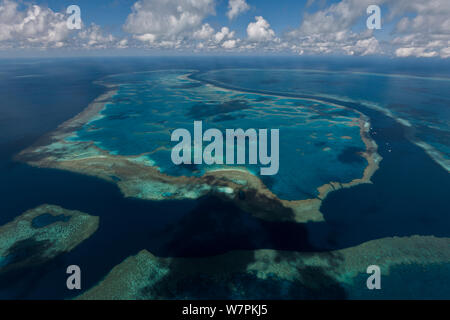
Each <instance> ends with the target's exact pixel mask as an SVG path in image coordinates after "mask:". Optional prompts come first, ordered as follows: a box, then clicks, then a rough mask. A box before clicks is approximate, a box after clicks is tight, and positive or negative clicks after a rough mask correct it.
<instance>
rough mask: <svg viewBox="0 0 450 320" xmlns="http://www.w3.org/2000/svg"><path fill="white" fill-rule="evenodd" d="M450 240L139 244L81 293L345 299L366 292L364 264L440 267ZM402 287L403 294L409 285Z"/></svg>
mask: <svg viewBox="0 0 450 320" xmlns="http://www.w3.org/2000/svg"><path fill="white" fill-rule="evenodd" d="M449 245H450V238H436V237H433V236H412V237H407V238H398V237H394V238H384V239H379V240H372V241H369V242H366V243H363V244H361V245H358V246H356V247H352V248H347V249H342V250H337V251H331V252H318V253H302V252H286V251H275V250H257V251H234V252H230V253H227V254H224V255H220V256H215V257H208V258H158V257H156V256H154V255H153V254H151V253H150V252H148V251H147V250H142V251H141V252H139V253H138V254H137V255H135V256H131V257H129V258H127V259H126V260H124V261H123V262H122V263H121V264H119V265H117V266H116V267H114V268H113V269H112V270H111V271H110V273H109V274H108V275H107V276H106V277H105V279H103V280H102V281H101V282H100V283H99V284H98V285H97V286H95V287H93V288H91V289H90V290H88V291H87V292H85V293H84V294H82V295H81V296H80V297H78V298H79V299H201V298H209V299H211V298H214V299H229V298H232V299H239V298H241V299H267V298H269V299H270V298H272V299H283V298H289V299H293V298H306V299H315V298H318V299H323V298H325V299H326V298H334V299H335V298H348V297H351V296H352V295H353V296H354V295H355V294H357V292H358V291H364V290H365V291H368V290H367V288H366V283H365V281H366V279H367V277H368V276H369V275H367V274H366V268H367V267H368V266H369V265H378V266H380V269H381V274H382V278H384V277H388V276H389V275H390V274H391V273H392V270H393V269H395V268H397V267H401V266H404V267H405V266H406V267H408V266H421V267H426V266H432V265H433V266H440V265H443V264H448V263H449V262H450V253H449V251H448V250H447V248H448V247H449ZM396 272H397V271H396ZM361 276H362V280H361V278H360V277H361ZM247 281H252V286H248V285H246V282H247ZM406 281H407V280H406ZM386 289H387V288H385V290H386ZM384 293H386V291H384ZM402 294H403V297H406V296H407V292H406V291H405V292H403V293H400V295H402ZM419 295H420V294H419Z"/></svg>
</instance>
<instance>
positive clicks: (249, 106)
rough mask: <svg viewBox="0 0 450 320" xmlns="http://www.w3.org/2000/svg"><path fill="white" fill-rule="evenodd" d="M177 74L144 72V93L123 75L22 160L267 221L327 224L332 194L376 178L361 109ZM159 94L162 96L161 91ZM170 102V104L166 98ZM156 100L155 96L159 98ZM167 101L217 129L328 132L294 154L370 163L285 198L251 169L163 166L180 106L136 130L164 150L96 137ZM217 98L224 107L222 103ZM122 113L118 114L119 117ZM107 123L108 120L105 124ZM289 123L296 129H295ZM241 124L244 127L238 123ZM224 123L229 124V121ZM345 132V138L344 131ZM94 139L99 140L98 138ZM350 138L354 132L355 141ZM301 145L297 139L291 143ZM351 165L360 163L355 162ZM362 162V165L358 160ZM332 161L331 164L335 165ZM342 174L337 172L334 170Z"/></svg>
mask: <svg viewBox="0 0 450 320" xmlns="http://www.w3.org/2000/svg"><path fill="white" fill-rule="evenodd" d="M172 73H174V74H171V73H170V72H169V73H167V72H164V73H162V74H158V73H157V72H150V73H140V74H138V75H137V76H136V77H138V78H139V77H142V78H144V79H141V80H142V81H143V83H144V86H143V87H142V88H143V89H142V88H141V87H138V88H137V89H136V88H135V87H136V86H137V84H135V82H132V81H131V83H132V85H129V84H128V85H127V81H130V79H129V77H130V76H128V77H125V79H120V78H119V79H117V81H116V83H115V81H112V80H111V79H109V82H108V83H105V85H106V86H107V87H109V89H110V90H109V91H108V92H107V93H106V94H104V95H102V96H101V97H99V98H98V99H96V100H95V101H94V102H93V103H92V104H90V105H89V106H88V108H86V109H85V110H84V111H83V112H81V113H80V114H79V115H77V116H76V117H75V118H73V119H71V120H69V121H67V122H65V123H63V124H62V125H61V126H59V128H58V129H57V130H56V131H54V132H52V133H50V134H49V135H47V136H46V137H44V138H42V139H41V140H40V141H39V142H38V143H36V144H35V145H33V146H31V147H30V148H28V149H26V150H24V151H22V152H21V153H20V154H19V155H18V156H17V157H16V158H17V159H18V160H21V161H24V162H26V163H28V164H30V165H33V166H37V167H47V168H57V169H63V170H70V171H73V172H77V173H82V174H88V175H93V176H96V177H99V178H102V179H105V180H108V181H110V182H113V183H116V184H117V185H118V186H119V188H120V190H121V191H122V193H123V194H124V195H125V196H128V197H136V198H140V199H147V200H165V199H186V198H188V199H196V198H199V197H201V196H204V195H206V194H209V193H214V194H216V195H218V196H219V197H224V198H227V199H233V200H234V201H235V202H236V203H237V204H238V205H239V206H240V207H241V208H242V209H244V210H246V211H248V212H250V213H251V214H253V215H255V216H257V217H260V218H264V219H268V220H281V221H283V220H285V221H287V220H289V221H297V222H307V221H321V220H323V216H322V214H321V212H320V210H319V209H320V206H321V203H322V200H323V199H324V198H325V197H326V196H327V194H328V193H329V192H330V191H333V190H337V189H340V188H347V187H351V186H354V185H356V184H360V183H370V179H371V177H372V175H373V173H374V172H375V171H376V170H377V169H378V165H379V162H380V161H381V157H380V156H379V155H378V153H377V145H376V143H375V141H374V140H372V139H371V138H370V136H369V129H370V122H369V119H368V118H367V117H366V116H365V115H363V114H361V113H360V112H357V111H355V110H351V109H348V108H346V107H343V106H339V105H334V104H330V103H327V104H325V103H322V102H321V101H319V100H314V99H296V98H286V97H283V96H275V95H266V94H254V93H253V94H248V93H243V92H239V91H238V90H229V89H223V88H219V87H215V86H212V85H210V84H207V85H204V84H202V83H201V82H198V81H196V80H193V79H190V78H189V77H188V76H189V74H190V73H188V72H187V71H184V72H181V71H178V72H175V71H173V72H172ZM148 75H150V76H151V77H153V78H151V80H152V81H150V80H148V79H146V78H145V77H149V76H148ZM155 75H156V76H155ZM158 77H159V78H158ZM139 79H140V78H139ZM119 80H121V81H119ZM158 81H160V82H161V85H160V86H159V87H158V86H157V84H158ZM148 83H151V85H150V89H148V88H147V87H148V86H149V84H148ZM153 83H156V84H153ZM144 89H146V90H150V91H151V90H153V91H151V92H150V93H151V94H149V93H147V96H144V98H141V97H137V93H136V92H137V91H139V90H144ZM160 91H161V92H162V93H159V92H160ZM119 92H120V94H119ZM149 96H150V97H149ZM164 97H166V99H163V98H164ZM167 97H169V98H167ZM131 99H136V100H135V101H134V100H131ZM145 99H147V100H145ZM149 99H150V100H149ZM151 99H154V101H153V100H151ZM170 99H172V100H173V101H172V100H170ZM167 100H169V102H167ZM205 100H209V101H210V102H209V104H208V105H203V104H199V103H203V101H205ZM211 100H212V101H213V102H211ZM161 101H165V103H167V107H170V108H175V107H176V106H177V105H178V104H180V105H181V107H180V108H181V110H183V109H182V108H186V105H183V103H186V101H188V102H191V104H190V105H189V106H190V107H191V109H190V111H189V112H190V113H194V115H193V117H200V116H202V117H205V116H207V117H209V118H208V119H209V120H210V121H211V122H213V123H214V124H217V123H219V122H220V121H223V119H224V118H226V119H227V121H231V120H228V119H231V118H239V117H241V118H245V121H250V123H256V124H261V122H257V121H260V118H261V117H266V116H270V118H269V121H279V122H280V125H285V123H288V127H286V128H287V130H288V131H289V130H290V131H289V132H290V135H291V136H292V137H290V138H294V137H296V135H297V131H293V130H294V129H295V130H298V129H297V128H303V127H308V126H313V128H314V130H316V131H317V130H319V132H321V133H322V135H323V137H321V138H322V139H326V140H327V142H321V141H318V139H317V138H318V137H317V133H316V132H315V131H314V130H312V129H311V131H307V133H306V134H307V135H306V137H305V136H304V137H305V139H306V140H308V141H306V142H305V144H304V145H303V146H302V147H304V149H303V150H302V148H297V150H296V151H295V152H296V155H297V154H298V155H299V157H301V156H302V155H303V156H304V155H305V152H307V151H305V150H309V149H308V148H311V146H314V147H313V148H315V149H314V150H319V151H320V152H319V154H320V153H322V154H324V155H325V156H324V155H320V157H321V158H320V159H328V160H327V161H331V160H329V159H330V157H327V156H326V154H330V149H331V148H330V146H331V147H334V146H339V148H342V149H345V148H348V149H350V150H352V149H355V150H356V151H353V152H352V153H353V155H351V156H350V157H355V155H356V156H357V157H360V159H363V161H365V162H366V166H365V169H363V170H362V171H363V172H362V176H361V177H355V172H352V173H351V174H350V173H348V174H347V176H353V178H350V180H349V181H342V179H338V180H336V181H333V180H331V181H330V180H327V181H329V182H327V183H325V184H322V185H318V186H317V187H316V189H315V190H311V191H307V192H306V194H308V195H309V197H308V198H307V199H299V200H296V199H289V200H287V199H283V197H281V196H279V195H277V192H274V191H273V189H272V188H270V187H268V185H267V182H266V181H264V180H261V179H260V178H259V177H258V176H256V175H254V174H253V173H252V172H251V170H249V168H246V167H217V168H213V169H204V170H200V171H199V170H197V172H200V173H197V174H187V173H186V172H184V171H183V172H182V173H181V174H173V173H172V171H171V170H172V169H171V168H169V169H167V170H165V169H163V168H162V164H161V163H159V162H156V161H154V160H153V158H152V157H153V156H155V157H157V156H159V157H160V158H162V157H161V153H164V152H165V153H164V159H165V158H168V159H170V154H169V153H170V150H168V148H167V143H169V142H170V129H172V128H171V127H170V126H169V125H167V123H168V121H170V119H172V118H175V117H176V116H177V114H178V113H180V110H178V109H176V110H174V111H167V112H166V111H165V110H164V111H160V110H159V109H153V110H152V114H151V116H152V117H155V118H156V119H157V120H158V121H155V120H153V121H155V122H154V123H151V124H148V123H146V124H145V125H147V126H148V128H149V129H147V130H149V131H147V132H136V133H134V136H133V137H134V138H135V137H138V136H141V135H145V134H154V135H156V136H157V138H156V139H157V140H158V139H159V141H158V143H159V145H157V144H156V145H152V146H148V145H149V144H150V143H146V142H145V143H142V142H141V144H142V145H143V146H144V147H143V148H141V149H139V150H140V152H139V153H138V154H135V155H133V154H132V155H130V153H129V152H126V151H123V152H119V151H117V150H110V148H111V147H110V148H108V147H107V145H108V144H110V145H112V144H118V145H119V146H118V147H117V146H116V147H117V148H120V147H121V146H120V141H121V140H120V138H118V137H116V136H115V134H116V135H119V134H120V133H118V132H113V133H108V134H106V133H105V134H104V135H106V136H108V139H109V141H106V142H105V141H97V140H95V139H99V138H98V135H97V136H95V134H97V133H98V132H99V133H100V134H101V133H102V131H104V130H106V129H110V128H109V127H108V126H116V125H117V124H116V123H117V121H123V120H124V119H129V118H139V119H141V118H142V119H143V120H141V121H144V120H147V121H148V119H144V116H143V115H142V112H144V111H142V110H136V109H132V110H131V111H130V110H129V109H127V108H130V106H132V107H135V106H141V105H145V106H146V107H148V106H149V104H151V103H155V104H157V105H158V106H159V104H161V103H163V102H161ZM216 101H221V102H220V103H218V102H216ZM169 103H171V104H169ZM192 104H193V105H192ZM174 106H175V107H174ZM109 108H116V109H114V110H115V112H116V113H115V114H108V113H107V111H108V110H109ZM208 108H209V109H208ZM117 110H119V111H120V113H117V112H118V111H117ZM205 110H208V111H205ZM212 111H214V113H212ZM239 112H241V113H239ZM161 113H165V114H164V117H163V118H158V116H159V114H161ZM205 113H206V115H205ZM209 113H211V114H209ZM261 115H262V116H261ZM188 116H189V113H188V114H185V115H182V117H184V118H189V117H188ZM218 116H220V117H221V118H220V119H221V120H220V121H219V120H217V118H218ZM211 117H213V118H211ZM277 119H278V120H277ZM280 119H281V120H280ZM299 119H300V120H299ZM197 120H199V119H197ZM102 121H107V122H106V124H104V123H102ZM108 121H109V122H108ZM113 121H116V122H113ZM177 121H182V120H177ZM188 121H189V122H190V121H191V119H190V118H189V119H188ZM252 121H253V122H252ZM265 121H267V120H265ZM296 121H297V122H296ZM291 122H292V123H294V124H290V123H291ZM119 123H120V122H119ZM161 123H163V125H161ZM101 124H102V125H103V126H101ZM164 124H166V125H167V127H166V125H164ZM182 124H184V123H182ZM237 124H238V125H239V122H238V123H237ZM263 124H264V123H263ZM105 125H106V127H105ZM139 125H141V123H139ZM176 125H178V126H179V125H180V122H177V123H176ZM226 125H228V122H227V124H226ZM266 125H267V124H266ZM119 126H120V125H119ZM302 126H303V127H302ZM119 128H120V127H119ZM293 128H294V129H293ZM317 128H319V129H317ZM323 128H326V130H328V131H325V129H323ZM352 128H359V130H358V131H352V130H353V129H352ZM152 129H153V131H152ZM124 130H125V129H124ZM300 130H304V129H300ZM320 130H322V131H320ZM330 130H336V131H337V132H338V134H339V133H341V136H336V135H333V131H331V132H330ZM311 132H312V133H311ZM327 132H328V133H327ZM344 132H345V133H346V134H343V133H344ZM358 133H359V134H358ZM300 134H302V135H305V133H304V132H300ZM355 134H356V135H355ZM92 135H94V137H93V138H92ZM158 135H159V136H158ZM161 135H164V136H165V137H167V138H166V139H167V140H162V138H161V137H160V136H161ZM349 135H353V137H352V136H349ZM86 137H90V138H86ZM127 138H128V137H127ZM357 138H359V139H360V141H361V149H359V148H358V147H355V146H357V145H358V144H357V141H356V140H357ZM89 139H91V140H89ZM136 139H137V138H136ZM291 140H292V139H291ZM295 140H296V139H293V141H295ZM297 140H298V139H297ZM117 141H119V143H117ZM161 141H164V143H161ZM133 143H134V142H132V141H128V142H127V141H122V143H121V144H122V145H124V144H125V145H126V144H130V145H132V144H133ZM363 148H365V150H364V149H363ZM295 161H296V160H295V158H293V159H292V160H291V159H289V161H287V162H288V163H289V165H292V163H294V164H295ZM308 161H309V162H307V163H308V165H309V164H310V163H313V164H314V163H316V164H315V165H316V166H317V165H318V164H317V163H319V164H320V163H321V161H317V160H316V161H314V159H313V160H311V159H310V160H308ZM333 161H335V163H337V162H338V161H337V160H333ZM348 161H355V160H354V159H351V160H348ZM356 161H359V160H358V159H357V160H356ZM330 163H333V162H332V161H331V162H330ZM357 163H359V162H357ZM285 165H286V164H285ZM354 167H358V166H355V163H352V164H351V165H348V166H347V167H346V170H348V171H349V172H350V171H351V170H354V169H352V168H354ZM296 169H297V170H295V169H294V168H293V170H294V171H301V170H303V168H296ZM308 169H309V167H308ZM324 169H327V170H326V171H327V172H329V173H328V174H329V175H330V178H331V179H333V178H332V177H333V174H334V173H332V171H333V170H332V168H324ZM328 169H329V170H328ZM174 170H175V169H174ZM315 170H316V171H317V172H318V175H320V174H321V173H320V171H321V170H320V168H315ZM330 172H331V174H330ZM324 175H325V174H324ZM336 175H338V174H337V173H336ZM287 178H289V179H290V183H291V184H293V185H294V187H295V188H298V189H302V188H303V185H302V182H298V181H296V180H295V179H294V180H292V177H289V174H285V177H284V178H283V179H287ZM277 179H278V178H277ZM281 181H283V180H281ZM281 185H283V182H281ZM297 199H298V198H297Z"/></svg>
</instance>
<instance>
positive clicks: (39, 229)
mask: <svg viewBox="0 0 450 320" xmlns="http://www.w3.org/2000/svg"><path fill="white" fill-rule="evenodd" d="M98 225H99V217H95V216H91V215H88V214H86V213H83V212H80V211H72V210H67V209H64V208H61V207H59V206H55V205H48V204H44V205H41V206H39V207H37V208H34V209H31V210H28V211H26V212H25V213H23V214H22V215H20V216H19V217H17V218H16V219H15V220H14V221H12V222H10V223H8V224H6V225H4V226H1V227H0V274H3V273H6V272H8V271H12V270H16V269H20V268H28V267H30V266H33V265H36V264H41V263H45V262H47V261H49V260H51V259H53V258H55V257H56V256H58V255H59V254H61V253H63V252H68V251H71V250H72V249H74V248H75V247H76V246H78V245H79V244H80V243H81V242H83V241H84V240H86V239H87V238H89V237H90V236H91V235H92V234H93V233H94V232H95V231H96V230H97V229H98Z"/></svg>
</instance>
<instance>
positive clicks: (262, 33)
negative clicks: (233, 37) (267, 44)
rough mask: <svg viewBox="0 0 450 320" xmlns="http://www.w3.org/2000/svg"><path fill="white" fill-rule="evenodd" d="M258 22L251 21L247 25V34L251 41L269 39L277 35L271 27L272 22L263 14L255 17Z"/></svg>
mask: <svg viewBox="0 0 450 320" xmlns="http://www.w3.org/2000/svg"><path fill="white" fill-rule="evenodd" d="M255 20H256V22H251V23H250V24H249V25H248V27H247V35H248V39H249V40H250V41H269V40H272V39H273V38H274V37H275V32H274V31H273V30H272V29H270V24H269V23H268V22H267V21H266V20H265V19H264V18H263V17H261V16H259V17H255Z"/></svg>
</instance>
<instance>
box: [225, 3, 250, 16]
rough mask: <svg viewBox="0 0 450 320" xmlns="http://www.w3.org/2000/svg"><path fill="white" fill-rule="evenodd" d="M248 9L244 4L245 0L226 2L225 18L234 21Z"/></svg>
mask: <svg viewBox="0 0 450 320" xmlns="http://www.w3.org/2000/svg"><path fill="white" fill-rule="evenodd" d="M248 9H250V6H249V5H248V4H247V2H245V0H230V1H229V2H228V12H227V16H228V18H229V19H230V20H231V19H234V18H236V17H237V16H238V15H240V14H241V13H243V12H245V11H247V10H248Z"/></svg>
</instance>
